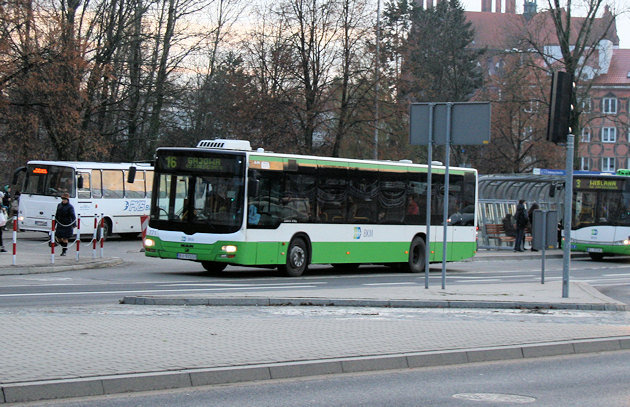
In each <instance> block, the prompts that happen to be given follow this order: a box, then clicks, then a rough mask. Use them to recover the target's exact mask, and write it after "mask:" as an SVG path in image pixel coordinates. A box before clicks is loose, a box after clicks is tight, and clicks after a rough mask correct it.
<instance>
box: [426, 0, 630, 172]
mask: <svg viewBox="0 0 630 407" xmlns="http://www.w3.org/2000/svg"><path fill="white" fill-rule="evenodd" d="M429 1H431V0H427V2H429ZM431 3H432V1H431ZM427 5H429V4H427ZM493 6H494V7H493ZM481 9H482V11H480V12H475V11H468V12H466V17H467V19H468V20H469V21H470V22H471V23H472V25H473V27H474V28H475V32H476V34H475V43H474V45H475V46H478V47H480V48H482V47H486V48H487V50H488V52H487V59H486V61H485V65H486V72H487V73H488V74H489V75H492V74H493V71H494V69H495V67H499V66H500V64H501V60H502V55H506V54H507V53H509V52H511V51H518V52H523V50H524V49H526V47H527V45H525V46H523V44H527V41H525V42H524V41H523V40H524V39H527V36H530V38H529V39H533V40H534V41H536V42H537V43H539V44H544V45H545V50H546V52H547V53H549V54H552V55H554V56H555V57H559V56H560V55H561V53H560V48H559V46H558V39H557V36H556V34H555V28H554V26H553V22H552V21H551V19H550V16H549V14H548V13H544V12H541V13H538V12H537V9H536V3H535V1H534V2H532V1H525V3H524V5H523V10H524V11H523V14H516V10H515V0H494V1H493V0H481ZM612 18H613V16H612V14H611V13H610V10H609V9H608V7H606V8H605V9H604V12H603V14H602V16H601V17H600V18H598V19H597V21H596V22H595V24H594V30H593V35H594V36H597V37H599V36H600V34H601V33H602V32H603V30H604V28H602V27H607V25H608V23H609V22H610V21H611V19H612ZM583 21H584V19H583V18H580V17H573V18H572V27H573V31H572V34H571V36H572V38H575V37H576V36H577V33H578V30H579V27H580V25H581V24H582V23H583ZM598 30H599V32H598ZM532 33H534V35H535V36H536V38H531V36H532ZM597 37H594V38H597ZM591 61H592V62H590V64H589V65H590V66H589V69H587V70H586V71H585V73H584V75H583V77H582V80H581V84H582V85H583V86H582V88H581V89H580V91H579V92H578V96H579V99H580V101H579V103H580V104H581V108H582V112H583V114H582V115H581V127H582V128H581V129H580V130H579V131H578V132H577V133H578V134H576V141H577V144H576V145H577V152H578V153H577V156H578V162H577V163H576V165H577V167H578V168H579V169H582V170H592V171H615V170H617V169H619V168H630V147H629V146H630V127H629V122H630V49H619V37H618V36H617V29H616V25H615V22H614V21H612V25H611V26H610V28H609V29H608V31H607V32H606V33H605V35H604V36H603V40H602V41H600V43H599V44H597V51H596V53H595V54H594V58H592V59H591ZM540 114H542V115H546V114H547V109H540Z"/></svg>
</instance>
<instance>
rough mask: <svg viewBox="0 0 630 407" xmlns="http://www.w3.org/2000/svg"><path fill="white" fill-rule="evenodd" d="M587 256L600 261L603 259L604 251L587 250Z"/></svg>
mask: <svg viewBox="0 0 630 407" xmlns="http://www.w3.org/2000/svg"><path fill="white" fill-rule="evenodd" d="M588 256H589V257H590V258H591V260H595V261H601V260H603V259H604V253H593V252H589V253H588Z"/></svg>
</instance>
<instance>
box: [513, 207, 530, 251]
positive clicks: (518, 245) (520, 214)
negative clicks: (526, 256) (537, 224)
mask: <svg viewBox="0 0 630 407" xmlns="http://www.w3.org/2000/svg"><path fill="white" fill-rule="evenodd" d="M514 217H515V218H516V241H515V242H514V251H515V252H522V251H524V250H525V228H526V227H527V221H528V218H527V212H526V211H525V200H524V199H521V200H519V201H518V205H516V213H515V214H514Z"/></svg>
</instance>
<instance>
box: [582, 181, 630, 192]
mask: <svg viewBox="0 0 630 407" xmlns="http://www.w3.org/2000/svg"><path fill="white" fill-rule="evenodd" d="M620 181H621V180H618V179H601V178H576V179H575V188H578V189H598V190H606V191H616V190H619V189H622V186H623V182H620Z"/></svg>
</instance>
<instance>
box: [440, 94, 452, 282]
mask: <svg viewBox="0 0 630 407" xmlns="http://www.w3.org/2000/svg"><path fill="white" fill-rule="evenodd" d="M452 110H453V104H452V103H447V104H446V144H445V145H444V156H445V160H444V161H445V164H444V165H445V166H446V170H445V171H444V220H443V225H444V240H443V241H442V289H445V288H446V241H447V236H448V227H447V225H448V175H449V171H448V167H449V165H450V163H451V160H450V158H451V157H450V156H451V111H452Z"/></svg>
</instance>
